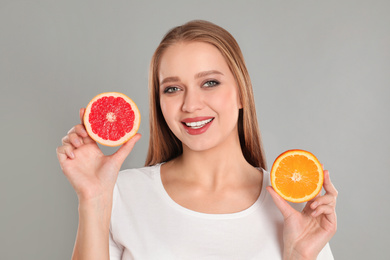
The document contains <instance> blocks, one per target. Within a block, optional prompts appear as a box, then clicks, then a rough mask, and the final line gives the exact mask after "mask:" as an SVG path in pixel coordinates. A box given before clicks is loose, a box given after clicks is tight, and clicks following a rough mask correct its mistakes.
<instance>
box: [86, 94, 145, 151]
mask: <svg viewBox="0 0 390 260" xmlns="http://www.w3.org/2000/svg"><path fill="white" fill-rule="evenodd" d="M83 121H84V126H85V129H86V130H87V133H88V135H89V136H90V137H91V138H92V139H93V140H95V141H96V142H98V143H100V144H102V145H106V146H118V145H121V144H123V143H125V142H127V141H128V140H129V139H130V138H131V137H133V136H134V135H135V134H136V133H137V131H138V128H139V125H140V123H141V114H140V112H139V110H138V107H137V105H136V104H135V103H134V101H133V100H131V99H130V98H129V97H128V96H126V95H124V94H122V93H118V92H105V93H101V94H99V95H97V96H96V97H94V98H93V99H92V100H91V101H90V102H89V104H88V105H87V107H86V110H85V113H84V120H83Z"/></svg>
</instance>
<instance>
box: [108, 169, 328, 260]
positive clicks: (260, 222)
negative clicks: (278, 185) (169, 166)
mask: <svg viewBox="0 0 390 260" xmlns="http://www.w3.org/2000/svg"><path fill="white" fill-rule="evenodd" d="M268 185H270V180H269V174H268V173H267V172H265V171H264V178H263V188H262V191H261V194H260V196H259V198H258V199H257V201H256V202H255V203H254V204H253V205H252V206H251V207H249V208H248V209H246V210H244V211H241V212H238V213H231V214H206V213H199V212H195V211H192V210H189V209H187V208H184V207H182V206H180V205H179V204H177V203H176V202H175V201H173V200H172V199H171V198H170V197H169V195H168V194H167V192H166V191H165V189H164V186H163V184H162V182H161V176H160V165H156V166H151V167H145V168H140V169H131V170H125V171H121V172H120V173H119V176H118V180H117V183H116V186H115V189H114V201H113V208H112V216H111V226H110V256H111V257H110V259H111V260H113V259H122V260H134V259H136V260H154V259H158V260H165V259H166V260H176V259H178V260H186V259H191V260H193V259H196V260H198V259H202V260H211V259H213V260H215V259H223V260H229V259H232V260H233V259H234V260H237V259H240V260H246V259H267V260H268V259H271V260H272V259H282V248H281V247H282V233H283V230H282V229H283V217H282V215H281V213H280V211H279V209H278V208H277V207H276V205H275V204H274V202H273V200H272V198H271V196H270V195H269V193H268V192H267V191H266V189H265V187H266V186H268ZM294 206H299V207H300V208H302V205H299V204H294ZM318 259H321V260H330V259H333V256H332V252H331V251H330V247H329V245H327V246H326V247H325V248H324V249H323V250H322V252H321V254H320V256H319V257H318Z"/></svg>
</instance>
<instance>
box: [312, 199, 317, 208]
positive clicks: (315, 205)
mask: <svg viewBox="0 0 390 260" xmlns="http://www.w3.org/2000/svg"><path fill="white" fill-rule="evenodd" d="M317 206H318V202H317V201H315V202H313V203H312V204H311V208H312V209H314V208H316V207H317Z"/></svg>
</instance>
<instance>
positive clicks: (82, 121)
mask: <svg viewBox="0 0 390 260" xmlns="http://www.w3.org/2000/svg"><path fill="white" fill-rule="evenodd" d="M84 113H85V108H80V110H79V115H80V122H81V124H82V125H83V124H84Z"/></svg>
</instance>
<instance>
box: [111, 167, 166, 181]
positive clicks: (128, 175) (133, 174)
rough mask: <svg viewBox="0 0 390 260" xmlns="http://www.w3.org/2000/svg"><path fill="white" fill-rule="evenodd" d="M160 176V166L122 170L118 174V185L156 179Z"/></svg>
mask: <svg viewBox="0 0 390 260" xmlns="http://www.w3.org/2000/svg"><path fill="white" fill-rule="evenodd" d="M159 175H160V164H156V165H152V166H145V167H140V168H131V169H125V170H121V171H120V172H119V174H118V179H117V184H121V183H127V182H131V183H134V182H136V181H147V180H152V179H155V178H156V176H159Z"/></svg>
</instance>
